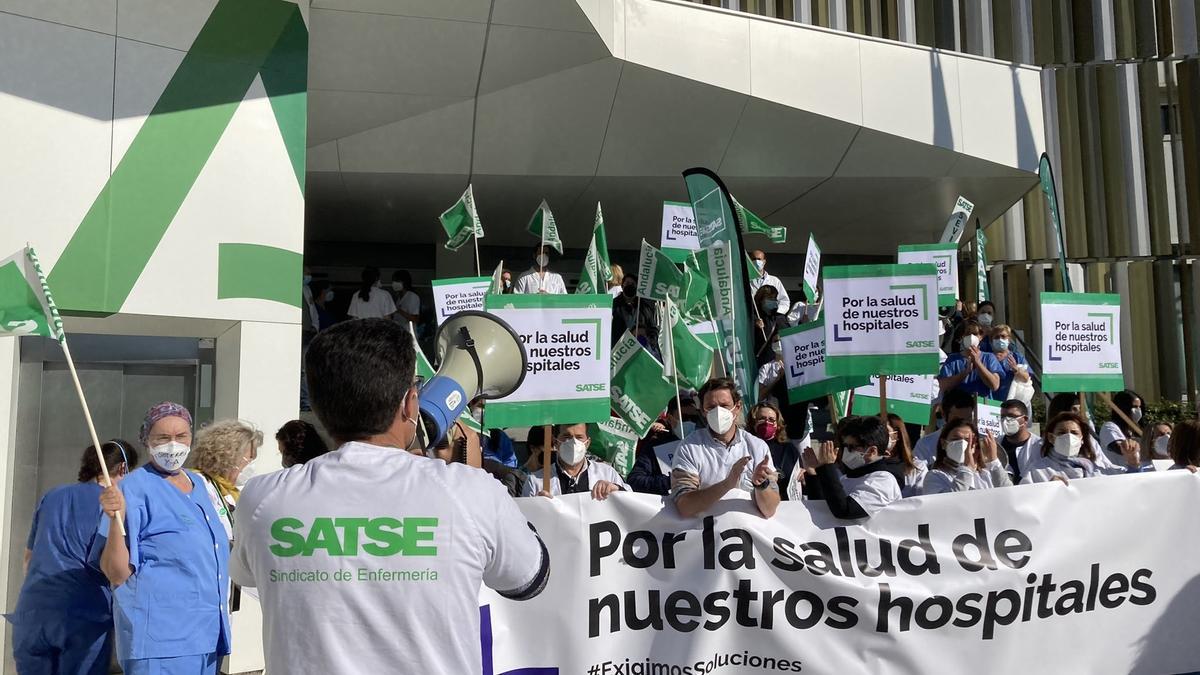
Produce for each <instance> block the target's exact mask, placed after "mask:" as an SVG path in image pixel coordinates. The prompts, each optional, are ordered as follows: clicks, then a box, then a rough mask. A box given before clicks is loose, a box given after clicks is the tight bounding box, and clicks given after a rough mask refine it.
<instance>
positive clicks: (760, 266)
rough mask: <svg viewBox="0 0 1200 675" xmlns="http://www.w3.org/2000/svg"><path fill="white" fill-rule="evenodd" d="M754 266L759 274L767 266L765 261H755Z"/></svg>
mask: <svg viewBox="0 0 1200 675" xmlns="http://www.w3.org/2000/svg"><path fill="white" fill-rule="evenodd" d="M754 266H755V267H757V268H758V271H759V272H761V271H763V269H764V268H765V267H766V266H767V261H766V260H755V261H754Z"/></svg>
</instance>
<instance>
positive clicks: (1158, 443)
mask: <svg viewBox="0 0 1200 675" xmlns="http://www.w3.org/2000/svg"><path fill="white" fill-rule="evenodd" d="M1170 445H1171V434H1163V435H1162V436H1159V437H1158V438H1156V439H1154V452H1155V454H1158V455H1168V454H1170V448H1169V446H1170Z"/></svg>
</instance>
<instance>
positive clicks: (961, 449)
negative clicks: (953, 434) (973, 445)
mask: <svg viewBox="0 0 1200 675" xmlns="http://www.w3.org/2000/svg"><path fill="white" fill-rule="evenodd" d="M967 446H968V443H967V442H966V441H964V440H962V439H961V438H960V439H958V440H956V441H950V442H949V443H947V444H946V459H948V460H950V461H951V462H954V463H955V464H962V463H963V462H964V461H966V459H967Z"/></svg>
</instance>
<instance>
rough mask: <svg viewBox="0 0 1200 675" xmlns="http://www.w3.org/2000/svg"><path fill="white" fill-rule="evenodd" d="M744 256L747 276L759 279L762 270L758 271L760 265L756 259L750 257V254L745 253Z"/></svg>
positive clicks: (755, 279)
mask: <svg viewBox="0 0 1200 675" xmlns="http://www.w3.org/2000/svg"><path fill="white" fill-rule="evenodd" d="M744 257H745V259H746V277H747V278H748V279H750V281H758V280H759V279H761V278H762V272H759V271H758V265H755V264H754V260H753V259H752V258H751V257H750V254H749V253H746V254H744Z"/></svg>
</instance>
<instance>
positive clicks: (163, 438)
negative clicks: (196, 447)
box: [146, 431, 192, 446]
mask: <svg viewBox="0 0 1200 675" xmlns="http://www.w3.org/2000/svg"><path fill="white" fill-rule="evenodd" d="M146 440H148V441H149V442H150V445H151V446H155V445H163V444H165V443H170V442H171V441H175V442H176V443H183V444H184V445H187V444H188V443H191V442H192V432H190V431H181V432H179V433H177V434H175V435H174V436H172V435H170V434H154V435H153V436H151V437H150V438H148V439H146Z"/></svg>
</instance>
